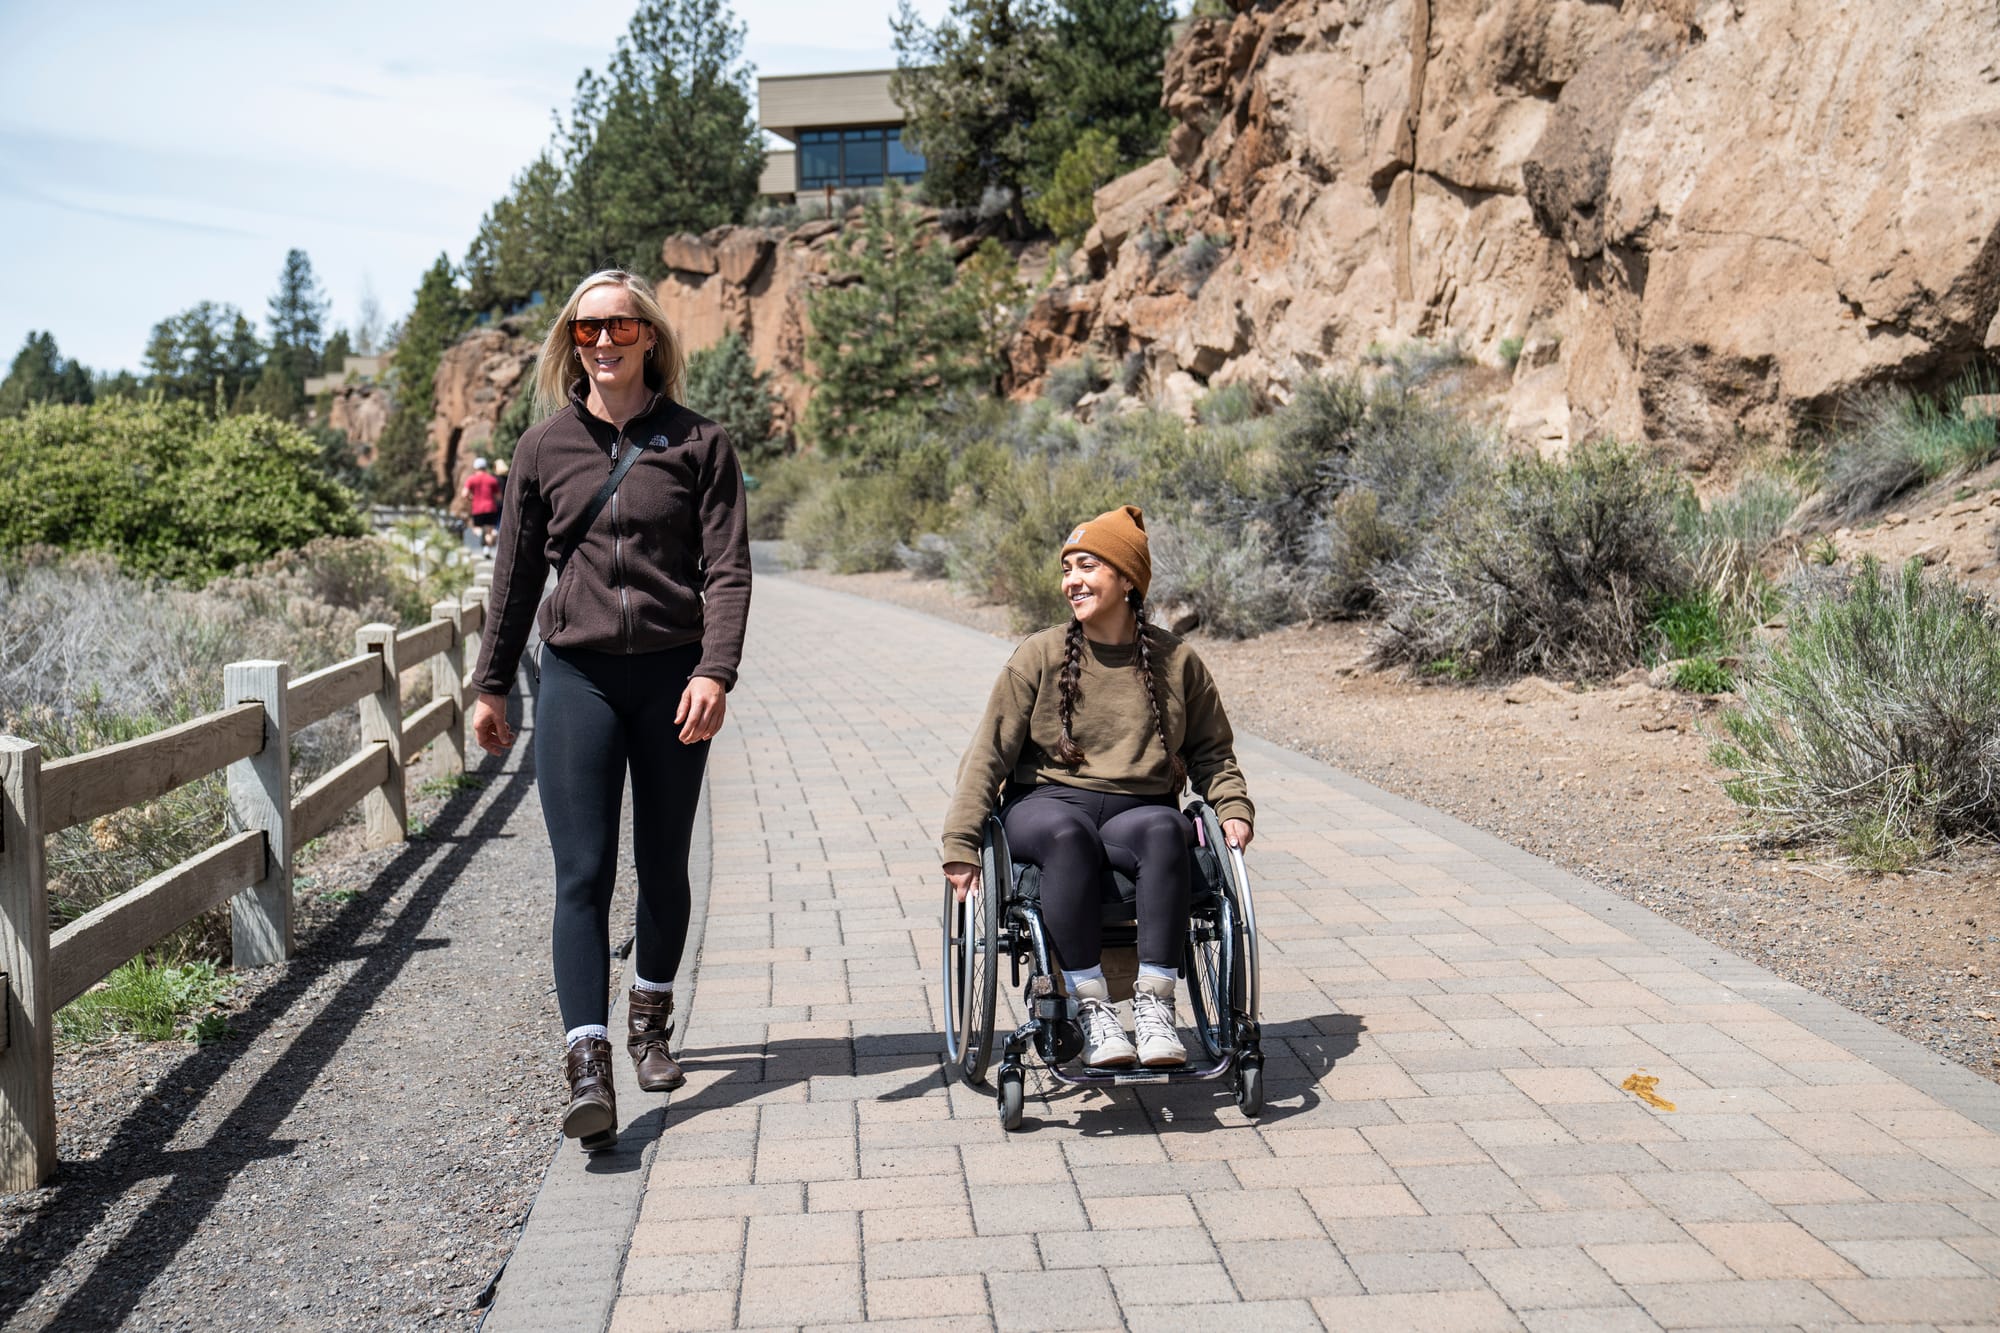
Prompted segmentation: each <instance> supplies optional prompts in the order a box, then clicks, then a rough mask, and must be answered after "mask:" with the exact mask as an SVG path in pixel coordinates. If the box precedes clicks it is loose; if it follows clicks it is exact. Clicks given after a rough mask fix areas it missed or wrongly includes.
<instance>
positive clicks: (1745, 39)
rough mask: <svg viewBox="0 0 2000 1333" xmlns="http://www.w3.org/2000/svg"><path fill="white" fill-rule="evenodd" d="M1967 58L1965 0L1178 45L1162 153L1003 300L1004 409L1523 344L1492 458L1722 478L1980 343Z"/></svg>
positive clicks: (1992, 286)
mask: <svg viewBox="0 0 2000 1333" xmlns="http://www.w3.org/2000/svg"><path fill="white" fill-rule="evenodd" d="M1995 51H2000V10H1996V9H1995V8H1994V6H1992V5H1991V4H1990V3H1985V0H1909V2H1908V3H1905V4H1901V5H1897V6H1881V5H1876V4H1873V3H1869V2H1868V0H1759V3H1757V4H1755V5H1752V4H1748V3H1745V2H1744V0H1624V2H1623V3H1622V4H1613V3H1602V2H1591V0H1281V2H1279V3H1273V4H1262V5H1256V6H1252V7H1250V8H1248V9H1247V10H1246V12H1243V13H1240V14H1236V15H1234V16H1233V17H1231V18H1219V19H1218V18H1209V19H1200V20H1196V21H1195V22H1194V23H1192V24H1191V25H1190V27H1189V30H1188V33H1187V35H1186V36H1185V38H1184V39H1183V41H1182V42H1181V44H1180V45H1179V46H1178V47H1177V48H1176V50H1175V51H1174V52H1173V54H1172V57H1171V59H1170V62H1169V65H1168V69H1167V82H1166V89H1165V105H1166V106H1167V108H1168V110H1169V111H1170V112H1171V113H1172V114H1173V115H1174V117H1175V119H1176V121H1177V122H1178V124H1177V128H1176V130H1175V132H1174V134H1173V136H1172V137H1171V140H1170V152H1169V156H1168V157H1167V158H1163V159H1161V160H1159V161H1156V162H1153V163H1150V164H1148V165H1147V166H1145V167H1142V168H1140V169H1139V170H1138V171H1136V172H1134V173H1132V174H1131V175H1129V176H1127V177H1125V178H1123V179H1121V180H1118V181H1114V182H1112V183H1111V184H1110V185H1107V186H1106V187H1105V188H1104V189H1103V190H1102V191H1100V192H1099V195H1098V199H1097V218H1098V221H1097V226H1096V228H1095V229H1094V230H1093V231H1092V233H1091V234H1090V236H1089V237H1088V238H1087V240H1086V244H1085V253H1086V257H1087V267H1085V268H1084V269H1083V270H1082V271H1081V272H1079V273H1078V274H1077V277H1076V279H1075V280H1074V281H1073V282H1072V284H1071V285H1070V286H1069V287H1068V288H1067V290H1064V291H1061V292H1055V293H1050V294H1048V295H1047V296H1045V297H1044V298H1043V300H1042V301H1041V302H1040V303H1039V304H1038V306H1037V308H1036V311H1035V313H1034V315H1033V316H1032V317H1031V320H1030V323H1029V327H1028V328H1027V329H1026V330H1024V332H1023V334H1022V336H1021V338H1020V339H1019V340H1018V341H1017V343H1016V345H1015V348H1014V355H1013V362H1014V372H1015V379H1016V381H1017V385H1018V386H1019V387H1022V388H1023V389H1024V390H1025V389H1026V388H1029V387H1032V384H1033V382H1034V380H1035V379H1036V378H1038V377H1039V375H1040V374H1042V373H1043V372H1045V371H1046V369H1047V368H1048V366H1050V365H1051V364H1053V363H1054V362H1056V361H1059V360H1062V359H1064V358H1065V357H1067V356H1071V355H1074V354H1075V353H1076V351H1077V350H1078V349H1079V348H1080V347H1081V346H1084V345H1089V346H1091V347H1092V348H1093V349H1094V350H1096V351H1097V352H1098V353H1099V354H1100V355H1102V356H1104V357H1105V358H1107V359H1117V358H1123V357H1126V356H1128V355H1130V354H1133V353H1138V354H1140V355H1142V356H1143V357H1144V359H1145V364H1146V367H1147V376H1148V380H1149V382H1150V383H1151V385H1152V387H1154V388H1155V389H1158V388H1161V387H1163V386H1164V385H1165V383H1166V381H1167V380H1168V378H1169V377H1171V376H1174V375H1192V376H1195V377H1197V378H1198V379H1200V380H1203V381H1206V382H1207V383H1208V384H1209V385H1211V386H1212V385H1217V384H1227V383H1234V382H1238V381H1243V382H1249V383H1251V384H1253V385H1255V386H1256V387H1257V388H1258V389H1260V390H1262V391H1266V392H1269V393H1271V394H1274V395H1276V396H1278V397H1283V396H1284V395H1285V394H1286V393H1287V391H1288V388H1289V386H1290V385H1291V384H1293V383H1295V382H1296V381H1297V380H1298V378H1299V377H1301V376H1303V375H1305V374H1309V373H1311V372H1312V371H1313V370H1315V369H1316V368H1319V367H1322V366H1328V365H1338V364H1351V363H1353V362H1355V361H1357V360H1359V359H1360V358H1361V357H1362V356H1363V355H1364V354H1365V353H1366V352H1367V351H1368V349H1369V348H1370V346H1371V345H1372V344H1392V345H1393V344H1396V343H1402V342H1409V341H1413V340H1425V341H1429V342H1433V343H1443V342H1456V343H1457V344H1459V345H1460V346H1461V347H1463V348H1464V349H1465V350H1466V352H1468V353H1469V354H1470V355H1472V356H1474V357H1476V358H1478V359H1480V360H1482V361H1485V362H1488V363H1498V362H1500V361H1502V360H1503V356H1502V350H1503V345H1504V346H1505V347H1506V348H1507V350H1508V351H1509V352H1511V351H1513V350H1514V349H1515V348H1521V347H1524V348H1525V350H1524V352H1523V354H1522V355H1520V356H1519V357H1518V358H1515V359H1513V369H1512V379H1511V387H1510V390H1509V393H1508V395H1507V397H1508V401H1507V403H1506V404H1505V408H1506V411H1505V419H1506V420H1507V421H1508V423H1509V429H1510V431H1511V432H1512V433H1513V434H1514V435H1516V436H1517V437H1518V438H1520V439H1522V440H1524V441H1528V442H1532V443H1536V444H1539V445H1542V446H1544V447H1552V448H1560V447H1562V446H1563V445H1565V444H1566V443H1567V442H1568V441H1570V440H1571V439H1574V438H1581V437H1583V436H1586V435H1591V434H1600V433H1610V434H1617V435H1621V436H1624V437H1627V438H1633V437H1638V436H1642V435H1643V436H1645V437H1648V438H1651V439H1652V440H1654V441H1656V442H1658V443H1660V444H1662V445H1665V446H1667V447H1669V448H1671V449H1673V450H1675V451H1677V452H1678V453H1679V455H1680V457H1681V458H1682V460H1683V461H1684V462H1685V463H1687V464H1688V465H1689V466H1690V467H1692V468H1695V469H1702V468H1706V467H1710V466H1713V465H1716V464H1719V463H1723V462H1726V461H1727V459H1728V458H1729V457H1730V456H1731V454H1732V453H1733V450H1734V446H1735V444H1736V442H1737V441H1739V440H1740V439H1742V438H1744V437H1746V436H1757V437H1771V438H1784V437H1787V436H1789V435H1790V434H1791V433H1792V432H1793V431H1795V430H1796V429H1797V428H1798V427H1799V426H1800V425H1801V424H1802V423H1806V422H1810V421H1813V420H1815V419H1818V418H1822V417H1824V416H1825V415H1826V414H1828V413H1830V412H1832V411H1834V410H1835V409H1836V408H1837V407H1838V405H1839V403H1840V402H1841V401H1842V399H1843V398H1844V397H1845V396H1847V395H1849V394H1851V393H1852V392H1853V391H1854V390H1856V389H1857V388H1859V387H1862V386H1866V385H1869V384H1873V383H1879V382H1883V381H1903V382H1916V383H1924V382H1936V381H1938V380H1940V379H1942V378H1944V377H1946V376H1948V375H1950V374H1952V373H1954V372H1955V371H1956V370H1957V369H1959V368H1960V367H1962V366H1963V365H1964V364H1965V363H1966V362H1967V361H1969V360H1970V359H1972V358H1974V357H1976V356H1978V355H1980V354H1981V353H1982V352H1992V351H1996V350H2000V60H1996V57H1995V56H1994V54H1993V53H1994V52H1995ZM1217 248H1220V249H1222V251H1223V254H1222V257H1221V260H1220V263H1219V264H1218V263H1213V262H1211V261H1212V258H1213V255H1212V251H1213V250H1215V249H1217ZM1197 261H1199V262H1197ZM1198 269H1201V270H1208V271H1205V272H1201V273H1197V272H1196V270H1198ZM1516 340H1518V341H1516Z"/></svg>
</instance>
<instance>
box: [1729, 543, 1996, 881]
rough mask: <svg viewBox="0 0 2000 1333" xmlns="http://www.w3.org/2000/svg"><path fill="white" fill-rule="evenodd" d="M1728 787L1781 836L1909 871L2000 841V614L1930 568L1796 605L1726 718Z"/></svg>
mask: <svg viewBox="0 0 2000 1333" xmlns="http://www.w3.org/2000/svg"><path fill="white" fill-rule="evenodd" d="M1722 725H1723V729H1724V732H1725V733H1726V735H1727V738H1728V739H1727V740H1726V741H1725V742H1723V743H1721V744H1718V745H1717V746H1716V747H1715V750H1714V753H1713V757H1714V759H1715V761H1716V762H1717V763H1718V764H1721V765H1722V766H1723V767H1725V768H1729V769H1733V770H1734V771H1735V773H1736V776H1735V777H1734V778H1732V779H1731V780H1730V781H1729V782H1727V783H1726V784H1724V786H1725V789H1726V790H1727V791H1728V793H1729V794H1730V796H1731V797H1733V798H1734V799H1735V800H1736V801H1738V802H1740V803H1741V804H1742V805H1744V806H1745V807H1746V808H1747V809H1748V810H1749V811H1750V812H1751V814H1752V816H1753V817H1754V818H1755V819H1756V820H1757V821H1758V822H1759V823H1760V824H1762V825H1763V826H1764V828H1765V829H1766V830H1767V831H1768V833H1769V834H1770V836H1771V837H1773V838H1774V839H1775V840H1778V841H1780V842H1788V843H1800V842H1820V841H1831V842H1834V843H1835V844H1836V845H1837V846H1838V847H1839V848H1840V850H1841V851H1842V852H1843V853H1844V854H1845V855H1847V856H1848V857H1850V858H1852V859H1853V860H1854V861H1856V862H1857V863H1859V864H1862V865H1864V866H1868V867H1871V868H1875V869H1884V870H1888V869H1897V868H1900V867H1902V866H1904V865H1907V864H1909V863H1911V862H1913V861H1916V860H1919V859H1921V858H1922V857H1924V856H1927V855H1929V854H1930V853H1932V852H1933V851H1935V850H1936V849H1937V848H1939V847H1941V846H1944V845H1947V844H1949V843H1951V842H1954V841H1956V840H1958V839H1961V838H1965V837H1975V836H1976V837H1988V838H1990V837H1993V836H1994V835H1995V834H1996V833H2000V614H1996V612H1995V610H1994V608H1993V606H1992V605H1991V604H1990V603H1989V602H1988V601H1987V600H1986V599H1985V598H1983V597H1981V596H1978V595H1976V594H1974V593H1972V592H1971V591H1970V590H1968V589H1967V588H1966V587H1965V586H1963V585H1962V584H1959V583H1958V582H1956V581H1955V580H1953V579H1951V578H1950V577H1948V576H1942V575H1940V576H1936V577H1931V578H1926V577H1925V575H1924V572H1923V566H1922V563H1921V562H1920V561H1915V560H1912V561H1911V562H1910V563H1909V564H1908V565H1906V566H1905V567H1904V568H1903V570H1902V572H1901V574H1900V575H1897V576H1886V575H1885V574H1884V572H1883V570H1882V568H1881V566H1880V565H1879V564H1878V563H1877V562H1876V561H1874V560H1873V559H1872V558H1871V559H1868V560H1864V561H1863V562H1862V564H1861V566H1860V568H1859V570H1858V571H1856V572H1855V573H1854V574H1853V576H1852V577H1851V579H1849V580H1846V581H1845V582H1840V581H1834V580H1829V579H1828V578H1826V577H1824V576H1821V577H1819V578H1817V579H1816V580H1815V584H1814V585H1813V586H1809V587H1808V588H1807V590H1805V591H1804V592H1803V593H1802V594H1799V595H1797V596H1796V597H1795V600H1794V605H1793V608H1792V612H1791V616H1790V634H1789V636H1788V638H1787V639H1786V641H1785V642H1784V643H1782V644H1780V645H1776V646H1773V647H1771V648H1770V649H1768V650H1767V652H1766V653H1765V654H1764V656H1763V658H1762V660H1761V661H1759V662H1758V663H1757V666H1756V670H1755V671H1754V672H1753V673H1752V674H1751V675H1750V677H1749V679H1748V680H1747V681H1746V682H1745V683H1744V685H1743V695H1742V703H1741V705H1740V706H1739V707H1736V708H1733V709H1731V710H1729V711H1727V712H1725V713H1724V714H1723V715H1722Z"/></svg>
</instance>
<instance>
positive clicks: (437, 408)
mask: <svg viewBox="0 0 2000 1333" xmlns="http://www.w3.org/2000/svg"><path fill="white" fill-rule="evenodd" d="M526 327H527V326H526V323H525V322H524V321H521V320H515V319H509V320H504V321H502V322H501V323H500V324H499V325H497V326H487V327H483V328H478V329H474V330H473V331H472V332H471V333H468V334H466V335H465V337H463V338H461V339H459V340H458V341H457V342H455V343H453V344H452V345H451V346H450V347H447V348H445V350H444V355H443V356H441V357H439V358H438V368H437V380H436V385H437V387H436V390H435V394H434V396H433V398H432V404H433V406H432V411H431V424H430V459H431V471H432V473H433V474H434V475H435V476H436V477H437V479H438V481H439V482H440V483H441V484H443V485H444V486H445V488H446V489H447V490H448V491H449V492H450V494H451V495H452V496H453V497H456V496H457V495H458V492H459V487H461V486H462V485H464V483H465V478H466V474H468V473H469V472H471V471H472V460H473V459H474V458H476V457H478V456H479V455H481V454H484V453H488V452H490V448H491V445H492V442H493V429H494V427H495V426H496V425H498V424H499V421H500V418H501V417H502V416H503V415H505V414H506V411H507V409H508V407H509V406H510V405H511V404H512V403H513V401H514V399H515V398H516V397H518V396H519V395H521V394H523V393H528V392H532V390H533V380H534V369H535V355H536V353H537V352H539V351H540V350H541V348H540V344H539V343H538V342H536V341H535V340H533V339H531V338H529V337H528V336H527V333H526ZM513 444H514V442H513V441H512V440H508V441H507V448H508V450H509V451H510V452H511V450H512V448H513Z"/></svg>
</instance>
